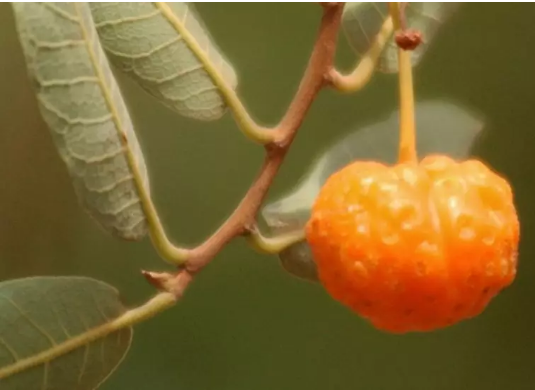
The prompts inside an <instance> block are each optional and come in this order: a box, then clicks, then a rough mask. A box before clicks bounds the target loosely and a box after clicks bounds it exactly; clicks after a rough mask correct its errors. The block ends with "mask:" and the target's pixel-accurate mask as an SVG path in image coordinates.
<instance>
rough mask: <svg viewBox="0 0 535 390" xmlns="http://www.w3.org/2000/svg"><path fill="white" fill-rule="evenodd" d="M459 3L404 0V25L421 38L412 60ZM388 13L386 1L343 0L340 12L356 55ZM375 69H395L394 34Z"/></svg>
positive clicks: (419, 57)
mask: <svg viewBox="0 0 535 390" xmlns="http://www.w3.org/2000/svg"><path fill="white" fill-rule="evenodd" d="M459 4H460V3H407V8H406V11H405V15H406V18H407V27H408V28H411V29H416V30H419V31H420V32H421V33H422V34H423V42H422V44H420V45H419V46H418V48H417V49H416V50H414V51H413V52H412V56H411V60H412V64H413V66H416V65H418V64H419V63H420V61H421V60H422V57H423V55H424V54H425V52H426V51H427V49H428V48H429V45H430V43H431V41H432V40H433V38H434V37H435V35H436V33H437V31H438V29H439V27H440V26H441V25H442V24H443V23H444V22H445V21H446V20H447V19H448V17H450V15H451V14H452V13H453V12H454V11H455V10H456V9H457V7H458V6H459ZM387 17H388V3H365V2H355V3H346V5H345V7H344V13H343V15H342V27H343V30H344V32H345V35H346V37H347V40H348V41H349V44H350V45H351V47H352V48H353V50H355V52H356V53H357V54H358V55H359V56H363V55H364V54H365V53H366V52H367V51H368V49H369V48H370V46H371V43H372V41H373V39H374V37H375V36H376V35H377V33H378V32H379V30H380V28H381V25H382V24H383V22H384V21H385V20H386V18H387ZM377 70H379V71H381V72H384V73H396V72H397V71H398V60H397V46H396V43H395V42H394V37H391V38H390V40H389V42H388V43H387V44H386V46H385V48H384V50H383V53H382V55H381V59H380V60H379V63H378V65H377Z"/></svg>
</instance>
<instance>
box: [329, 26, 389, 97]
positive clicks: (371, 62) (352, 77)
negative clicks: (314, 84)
mask: <svg viewBox="0 0 535 390" xmlns="http://www.w3.org/2000/svg"><path fill="white" fill-rule="evenodd" d="M393 31H394V24H393V22H392V18H391V17H390V16H389V17H387V18H386V19H385V21H384V22H383V25H382V26H381V29H380V30H379V32H378V34H377V35H376V36H375V39H374V41H373V44H372V46H371V47H370V49H369V50H368V52H367V53H366V54H365V55H364V57H362V58H361V59H360V61H359V62H358V64H357V66H356V67H355V69H354V70H353V71H352V72H351V73H349V74H341V73H340V72H339V71H337V70H336V69H331V71H330V72H329V76H328V77H329V81H330V83H331V84H332V85H333V87H334V88H336V89H337V90H339V91H340V92H356V91H358V90H360V89H362V88H364V86H366V84H368V82H369V81H370V79H371V78H372V76H373V73H374V71H375V68H376V66H377V63H378V61H379V58H380V57H381V53H382V52H383V49H384V48H385V46H386V44H387V42H388V40H389V39H390V37H391V35H392V32H393Z"/></svg>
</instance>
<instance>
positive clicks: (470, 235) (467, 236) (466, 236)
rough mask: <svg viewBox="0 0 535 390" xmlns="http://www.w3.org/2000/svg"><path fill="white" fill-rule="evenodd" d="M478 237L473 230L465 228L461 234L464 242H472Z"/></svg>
mask: <svg viewBox="0 0 535 390" xmlns="http://www.w3.org/2000/svg"><path fill="white" fill-rule="evenodd" d="M475 237H476V232H475V230H474V229H473V228H469V227H463V228H462V229H461V231H460V232H459V238H460V239H461V240H464V241H472V240H473V239H474V238H475Z"/></svg>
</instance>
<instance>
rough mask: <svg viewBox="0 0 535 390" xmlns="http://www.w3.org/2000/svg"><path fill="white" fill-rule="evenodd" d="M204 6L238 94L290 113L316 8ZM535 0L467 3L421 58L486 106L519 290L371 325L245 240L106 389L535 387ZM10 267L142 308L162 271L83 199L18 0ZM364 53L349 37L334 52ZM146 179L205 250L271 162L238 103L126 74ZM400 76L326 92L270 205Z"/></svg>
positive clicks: (422, 78)
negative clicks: (189, 96) (178, 106)
mask: <svg viewBox="0 0 535 390" xmlns="http://www.w3.org/2000/svg"><path fill="white" fill-rule="evenodd" d="M197 8H198V10H199V12H200V13H201V15H202V17H203V18H204V20H205V23H206V24H207V25H208V26H209V28H210V31H211V32H212V35H213V36H214V37H216V38H217V42H218V44H219V46H220V47H221V48H222V50H223V51H224V52H225V53H226V54H227V57H228V58H229V59H230V60H231V61H232V62H233V63H234V66H235V68H236V69H237V71H238V74H239V78H240V83H241V84H240V87H239V92H240V95H241V96H242V97H243V100H244V101H245V102H246V105H247V106H248V107H249V108H250V111H251V112H252V114H253V115H254V116H255V117H256V118H258V119H259V120H260V121H261V122H264V123H265V124H273V123H275V122H276V121H277V120H278V119H279V117H280V116H281V115H282V114H283V113H284V111H285V108H286V106H287V104H288V102H289V101H290V99H291V96H292V94H293V92H294V91H295V88H296V86H297V83H298V81H299V78H300V75H301V72H302V70H303V68H304V66H305V64H306V61H307V57H308V54H309V52H310V49H311V45H312V42H313V39H314V36H315V33H316V30H317V25H318V21H319V17H320V13H321V12H320V7H319V6H317V5H314V4H297V3H289V4H276V3H271V4H269V3H255V4H253V3H249V4H248V3H243V4H237V3H236V4H224V3H217V4H216V3H202V4H198V5H197ZM534 14H535V6H533V5H529V4H506V3H501V4H489V3H485V4H475V3H473V4H463V5H462V6H461V7H460V9H459V11H458V12H457V13H456V14H454V16H453V17H452V19H451V20H450V21H449V22H448V24H447V25H445V26H444V28H443V30H441V32H440V34H439V35H438V36H437V38H436V40H435V41H434V44H433V45H432V48H431V49H430V50H429V52H428V53H427V55H426V58H425V59H424V61H423V63H422V64H421V65H420V66H419V67H418V68H417V71H416V75H415V81H416V94H417V97H418V98H419V99H427V98H430V99H431V98H447V99H449V100H450V101H454V102H457V103H459V104H460V105H462V106H466V107H468V108H470V109H474V110H476V111H479V112H480V113H482V114H483V115H484V116H485V119H486V126H485V134H484V136H483V138H482V139H481V140H480V142H479V143H478V145H477V146H476V148H475V149H474V154H475V155H477V156H479V157H480V158H482V159H484V160H486V161H487V162H488V163H489V164H491V165H492V166H493V167H494V168H495V169H497V170H498V171H500V172H502V173H503V174H504V175H506V176H507V177H508V178H509V180H510V181H511V183H512V185H513V186H514V189H515V191H516V199H517V205H518V209H519V213H520V218H521V224H522V243H521V246H520V268H519V274H518V277H517V280H516V282H515V283H514V285H513V286H512V287H511V288H509V289H508V290H507V291H505V292H503V293H502V294H500V295H499V296H498V297H497V298H496V299H495V300H494V301H493V302H492V304H491V305H490V306H489V307H488V309H487V310H486V311H485V312H484V313H483V314H482V315H481V316H479V317H478V318H476V319H473V320H470V321H466V322H463V323H461V324H459V325H456V326H454V327H451V328H449V329H445V330H442V331H438V332H433V333H428V334H409V335H404V336H397V335H389V334H385V333H381V332H379V331H376V330H375V329H373V328H372V327H371V326H369V325H368V324H367V323H365V322H364V321H363V320H361V319H360V318H358V317H357V316H356V315H354V314H353V313H351V312H350V311H349V310H347V309H346V308H344V307H342V306H341V305H339V304H338V303H337V302H335V301H333V300H332V299H331V298H330V297H329V296H328V295H327V294H326V293H325V292H324V291H323V290H322V288H321V287H320V286H316V285H313V284H309V283H305V282H301V281H298V280H297V279H294V278H293V277H291V276H288V275H287V274H285V273H284V272H283V271H282V269H281V267H280V266H279V264H278V262H277V261H276V258H274V257H269V256H264V255H259V254H257V253H255V252H253V251H252V250H251V249H249V248H248V247H247V246H246V245H245V243H244V242H243V241H242V240H236V241H234V242H233V243H232V244H231V245H229V246H228V247H227V248H226V249H225V250H224V251H223V252H222V253H221V254H220V255H219V256H218V257H217V258H216V259H215V261H214V262H213V263H212V264H211V265H210V266H209V267H208V268H207V269H206V270H205V271H204V272H202V274H201V275H200V276H199V277H198V279H197V280H196V281H195V282H194V284H193V285H192V286H191V288H190V289H189V290H188V291H187V294H186V296H185V297H184V299H183V301H182V302H180V304H179V305H178V306H177V307H176V308H174V309H172V310H170V311H168V312H166V313H164V314H162V315H161V316H159V317H157V318H155V319H153V320H151V321H149V322H146V323H144V324H141V325H140V326H138V327H137V328H136V332H135V337H134V343H133V346H132V349H131V352H130V354H129V355H128V357H127V358H126V360H125V362H124V363H123V364H122V365H121V366H120V367H119V369H118V371H117V372H116V373H115V374H114V375H113V376H112V378H111V379H110V380H109V381H108V382H107V383H106V384H105V385H104V386H103V387H102V388H103V389H105V390H112V389H136V390H137V389H151V390H170V389H187V390H201V389H202V390H210V389H214V390H215V389H217V390H224V389H233V390H241V389H247V390H250V389H255V390H264V389H269V390H271V389H275V388H276V389H307V390H314V389H318V390H319V389H322V390H324V389H366V390H379V389H402V390H405V389H407V390H419V389H422V390H441V389H448V390H451V389H459V390H461V389H467V390H478V389H485V390H493V389H500V390H501V389H505V388H507V389H514V390H521V389H535V359H534V356H535V305H533V302H534V301H535V283H533V282H532V280H533V278H534V276H535V266H534V264H533V263H532V262H531V261H530V259H531V258H532V257H533V255H534V251H535V246H534V245H533V244H532V243H531V240H530V239H529V237H530V236H531V235H532V234H533V232H534V230H535V226H533V225H534V224H535V205H534V204H533V199H534V195H535V185H534V184H535V181H534V180H533V173H532V172H533V171H532V170H531V169H532V168H530V167H531V166H532V165H533V162H534V161H535V156H534V154H533V150H534V147H535V133H534V130H535V129H534V124H535V77H534V76H533V75H532V72H533V69H535V49H533V47H532V46H533V42H534V41H535V28H533V15H534ZM0 53H1V54H0V86H1V88H0V91H1V93H0V179H1V183H2V184H1V185H0V188H1V190H0V258H1V261H0V278H1V279H2V280H4V279H10V278H15V277H22V276H28V275H37V274H40V275H48V274H61V275H65V274H77V275H88V276H92V277H95V278H98V279H102V280H105V281H107V282H108V283H111V284H113V285H115V286H117V287H118V288H119V289H120V290H121V292H122V294H123V296H124V298H125V300H126V301H127V302H128V303H129V304H130V305H135V304H136V303H139V302H141V301H143V300H144V299H146V298H147V297H148V296H149V295H150V294H152V293H153V290H152V288H151V287H150V286H149V285H147V283H146V282H145V281H144V279H143V278H142V277H140V275H139V270H140V269H149V270H164V269H167V267H166V265H165V264H164V263H163V262H162V261H161V260H160V259H159V258H158V256H157V254H156V253H155V252H154V250H153V249H152V247H151V245H150V242H149V241H148V240H145V241H143V242H141V243H123V242H118V241H115V240H113V239H112V238H110V237H108V236H107V235H105V234H103V233H102V232H101V231H100V229H99V228H98V227H97V226H96V225H95V224H94V223H93V221H91V219H90V218H89V217H88V216H87V215H86V214H85V212H83V211H82V210H81V209H80V208H79V207H78V205H77V201H76V199H75V197H74V192H73V191H72V188H71V186H70V183H69V179H68V177H67V174H66V171H65V169H64V167H63V165H62V163H61V161H60V160H59V157H58V156H57V155H56V152H55V150H54V149H53V145H52V142H51V138H50V136H49V134H48V130H47V128H46V127H45V126H44V124H43V122H42V121H41V118H40V117H39V114H38V111H37V107H36V102H35V99H34V96H33V94H32V91H31V89H30V84H29V82H28V79H27V77H26V70H25V65H24V63H23V59H22V54H21V50H20V47H19V44H18V41H17V37H16V34H15V27H14V24H13V17H12V12H11V9H10V7H9V4H8V3H3V4H1V5H0ZM353 60H354V56H353V55H352V53H351V52H350V51H349V49H348V47H347V44H346V43H345V41H344V39H343V37H341V40H340V50H339V53H338V56H337V62H338V64H339V65H340V67H342V68H343V69H348V68H349V67H350V65H351V64H352V62H353ZM120 82H121V85H122V86H123V88H124V95H125V96H126V98H127V101H128V104H129V108H130V111H131V114H132V116H133V119H134V123H135V125H136V129H137V132H138V134H139V137H140V139H141V142H142V144H143V148H144V151H145V153H146V158H147V160H148V166H149V169H150V173H151V181H152V193H153V194H154V198H155V202H156V204H157V206H158V208H159V210H160V212H161V215H162V218H163V219H164V221H165V224H166V226H167V227H168V231H169V234H170V235H171V237H173V238H174V239H175V240H177V241H179V242H181V243H184V244H188V245H193V244H195V243H198V242H200V241H201V240H202V239H203V238H204V237H205V236H207V235H208V234H210V233H211V232H212V231H213V229H215V228H216V227H217V226H218V224H219V223H221V222H222V221H223V220H224V218H225V217H226V216H227V215H228V213H229V212H230V211H231V209H232V208H233V207H234V206H235V205H236V203H237V202H238V201H239V199H240V197H241V196H242V194H243V193H244V191H245V190H246V188H247V186H248V184H249V183H250V181H251V180H252V178H253V177H254V175H255V173H256V171H257V168H258V167H259V164H260V162H261V159H262V153H261V148H259V147H257V146H255V145H254V144H252V143H251V142H249V141H248V140H247V139H245V138H244V137H243V136H242V135H241V134H240V133H239V132H238V130H237V129H236V126H235V125H234V123H233V121H232V118H231V116H230V115H226V116H225V118H224V119H222V120H221V121H218V122H214V123H198V122H195V121H192V120H188V119H184V118H181V117H179V116H177V115H176V114H174V113H173V112H171V111H169V110H167V109H166V108H164V107H163V106H160V105H159V104H158V103H157V102H156V101H155V100H153V99H152V98H151V97H149V96H147V95H146V94H145V93H143V92H141V91H140V89H139V88H138V87H137V86H136V85H134V84H133V83H132V82H130V81H129V80H127V79H125V78H124V77H121V78H120ZM396 87H397V85H396V79H395V77H393V76H388V75H376V76H375V77H374V79H373V81H372V82H371V83H370V84H369V85H368V86H367V87H366V88H365V90H364V91H362V92H361V93H358V94H355V95H349V96H348V95H342V94H338V93H335V92H332V91H324V92H322V93H321V95H320V97H319V98H318V99H317V101H316V102H315V104H314V106H313V107H312V110H311V112H310V114H309V115H308V116H307V118H306V120H305V122H304V124H303V126H302V129H301V132H300V134H299V136H298V138H297V139H296V142H295V144H294V147H293V149H292V151H291V153H290V154H289V156H288V158H287V161H286V162H285V164H284V166H283V169H282V171H281V174H280V175H279V177H278V178H277V180H276V183H275V185H274V187H273V189H272V191H271V192H270V199H274V198H275V197H276V196H278V195H280V194H281V193H282V192H284V191H286V190H287V189H288V188H289V187H290V186H293V185H294V183H295V181H296V180H297V179H299V177H300V176H301V175H302V174H303V173H304V172H305V171H306V168H307V164H309V163H310V162H311V161H312V159H313V157H315V156H316V154H317V152H318V151H320V150H321V149H322V148H323V147H324V146H325V145H326V144H327V143H330V142H333V141H334V140H336V139H338V137H340V136H341V135H343V134H346V133H347V132H348V131H350V130H351V129H355V128H356V127H358V126H361V125H364V124H368V123H371V122H373V121H375V120H377V119H379V118H383V117H384V115H385V114H388V113H390V112H391V111H392V110H393V109H394V108H395V106H396V99H397V90H396Z"/></svg>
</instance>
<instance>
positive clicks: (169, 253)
mask: <svg viewBox="0 0 535 390" xmlns="http://www.w3.org/2000/svg"><path fill="white" fill-rule="evenodd" d="M143 192H145V191H143ZM141 198H142V203H143V207H144V210H145V215H146V216H147V220H148V223H149V231H150V238H151V240H152V244H153V246H154V248H155V249H156V251H157V252H158V253H159V255H160V256H161V257H162V258H163V259H164V260H166V261H168V262H169V263H171V264H175V265H182V264H184V263H185V261H186V260H187V258H188V254H189V250H188V249H185V248H180V247H177V246H175V245H174V244H173V243H172V242H171V241H170V240H169V238H168V237H167V234H166V233H165V229H164V227H163V225H162V222H161V221H160V217H159V216H158V211H157V210H156V207H155V206H154V203H153V202H152V199H151V198H150V196H149V195H148V194H143V193H142V196H141Z"/></svg>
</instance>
